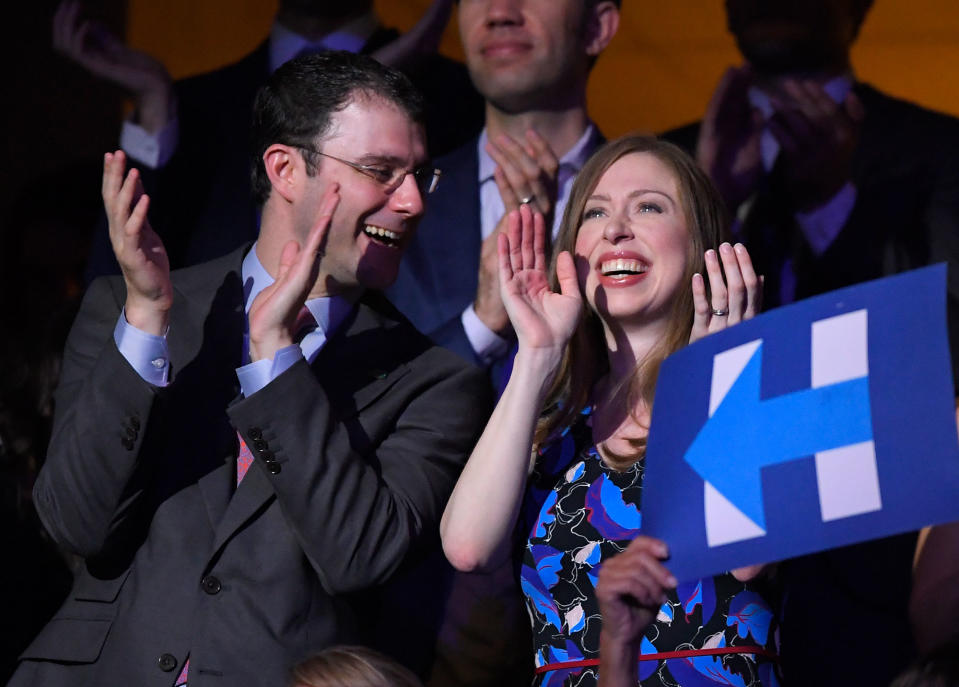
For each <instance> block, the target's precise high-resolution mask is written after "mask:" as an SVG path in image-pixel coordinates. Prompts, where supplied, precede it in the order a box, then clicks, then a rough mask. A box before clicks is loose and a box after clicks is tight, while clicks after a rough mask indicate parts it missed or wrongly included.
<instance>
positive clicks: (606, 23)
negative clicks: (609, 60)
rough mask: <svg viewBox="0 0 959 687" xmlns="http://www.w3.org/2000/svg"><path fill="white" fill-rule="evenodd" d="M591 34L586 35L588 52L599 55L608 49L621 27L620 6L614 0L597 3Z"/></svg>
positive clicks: (591, 54)
mask: <svg viewBox="0 0 959 687" xmlns="http://www.w3.org/2000/svg"><path fill="white" fill-rule="evenodd" d="M590 24H591V26H590V29H591V31H590V34H589V35H588V36H587V37H586V38H587V42H586V54H587V55H589V56H590V57H597V56H598V55H599V54H600V53H601V52H603V51H604V50H605V49H606V46H608V45H609V44H610V43H611V42H612V40H613V36H615V35H616V31H617V30H618V29H619V8H618V7H617V6H616V3H614V2H612V0H604V1H602V2H598V3H596V6H595V7H594V8H593V20H592V22H590Z"/></svg>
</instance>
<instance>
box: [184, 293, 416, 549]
mask: <svg viewBox="0 0 959 687" xmlns="http://www.w3.org/2000/svg"><path fill="white" fill-rule="evenodd" d="M381 298H382V296H381V295H379V294H371V295H368V296H366V297H364V298H363V299H362V300H361V301H360V302H359V303H358V304H357V307H356V310H355V312H354V314H353V315H352V316H351V317H350V318H349V319H347V321H346V322H344V323H343V325H342V326H341V327H340V328H339V330H338V331H337V332H336V333H334V334H333V336H332V337H330V340H329V341H328V342H327V344H326V345H325V346H324V347H323V349H322V350H321V351H320V354H319V355H318V356H317V358H316V360H315V361H314V363H313V370H314V371H315V372H316V374H317V377H318V380H319V383H320V384H322V385H323V387H324V388H325V389H326V392H327V395H328V397H329V399H330V404H331V406H332V409H333V412H334V413H335V414H336V416H337V419H343V418H346V417H350V416H352V415H355V414H356V413H358V412H360V411H361V410H363V409H364V408H365V407H367V406H368V405H369V404H371V403H373V402H374V401H375V400H376V399H377V398H379V397H380V396H382V395H383V394H384V393H386V392H387V391H388V390H389V388H390V387H392V386H393V385H394V384H395V383H396V382H397V381H398V380H399V379H401V378H402V377H403V376H404V375H405V374H407V372H408V368H407V367H406V366H405V365H403V364H402V363H401V362H400V363H398V362H397V361H398V359H399V360H402V356H403V351H397V350H396V349H395V348H394V347H391V342H390V337H389V331H390V328H391V325H392V326H395V325H396V322H395V321H394V320H392V319H390V318H389V317H388V316H386V317H384V316H383V315H381V314H380V313H379V312H378V311H377V307H379V306H378V305H376V302H377V301H378V299H381ZM384 300H385V299H384ZM220 472H221V471H217V473H220ZM225 472H228V473H229V474H230V475H231V476H232V475H233V474H234V473H233V466H232V463H229V464H228V469H226V470H225ZM224 484H226V485H227V487H226V496H227V498H228V499H229V502H228V503H227V504H226V506H225V510H224V511H223V515H222V518H221V519H219V521H218V525H217V526H216V534H215V537H214V545H213V549H212V551H211V552H210V555H211V556H214V555H216V553H217V552H218V551H219V550H220V548H222V547H223V546H224V545H225V544H226V543H227V542H228V541H229V540H230V538H231V537H232V536H233V534H234V533H236V532H237V530H239V529H240V528H241V527H242V526H243V525H244V524H245V523H247V522H248V521H249V520H250V519H251V518H253V517H256V516H257V515H258V514H259V513H260V512H261V511H262V509H263V508H264V507H266V506H268V505H269V503H270V502H272V499H274V498H275V497H276V495H275V492H274V491H273V485H272V484H271V482H270V480H269V478H268V477H267V476H266V475H265V474H264V473H263V470H262V468H261V467H260V466H256V465H254V466H251V467H250V470H249V471H248V472H247V473H246V477H244V478H243V481H242V482H241V483H240V485H239V486H238V487H237V489H236V491H235V492H234V493H233V496H232V498H230V497H229V486H228V485H229V483H228V482H226V481H225V480H222V479H219V478H218V477H217V475H216V474H210V475H208V476H207V477H206V478H204V479H203V480H201V483H200V490H201V492H202V493H203V494H204V498H205V499H206V500H207V502H208V504H209V505H208V510H209V511H210V512H211V514H213V513H216V512H217V511H218V509H219V504H220V503H222V499H223V497H224Z"/></svg>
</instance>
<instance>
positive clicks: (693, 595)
mask: <svg viewBox="0 0 959 687" xmlns="http://www.w3.org/2000/svg"><path fill="white" fill-rule="evenodd" d="M642 481H643V466H642V461H640V462H639V463H637V464H635V465H633V466H632V467H631V468H630V469H628V470H626V471H625V472H617V471H616V470H613V469H612V468H609V467H607V466H606V465H605V464H604V463H603V462H602V460H601V459H600V456H599V454H598V453H597V452H596V449H595V448H594V447H593V445H592V431H591V428H590V426H589V419H588V411H587V412H584V416H583V418H582V420H581V421H580V422H578V423H577V424H575V425H574V426H573V427H572V428H571V429H570V430H569V431H568V432H566V433H565V434H564V435H563V436H562V437H561V438H560V439H558V440H557V441H555V442H553V443H552V444H550V446H549V447H548V448H547V449H546V450H545V451H543V452H542V454H541V456H540V460H539V461H538V464H537V469H536V471H535V472H534V474H533V476H532V478H531V489H530V490H529V492H528V494H527V497H526V500H525V502H524V510H523V518H524V526H525V527H527V530H526V531H527V532H528V541H527V544H526V549H525V552H524V556H523V561H522V565H521V569H520V583H521V586H522V589H523V593H524V595H525V597H526V604H527V608H528V610H529V614H530V619H531V620H532V623H533V640H534V648H535V658H534V660H535V665H536V679H535V680H534V685H536V686H537V687H545V686H550V687H552V686H554V685H555V686H559V685H572V686H577V687H579V686H584V687H585V686H588V685H595V684H596V681H597V675H598V663H599V661H598V659H599V633H600V628H601V624H602V620H601V618H600V613H599V605H598V603H597V601H596V594H595V592H594V588H595V586H596V582H597V579H598V576H599V570H600V567H601V566H602V563H603V561H604V560H605V559H607V558H609V557H610V556H613V555H615V554H617V553H619V552H620V551H622V550H623V549H625V548H626V546H627V545H628V544H629V542H630V541H631V540H632V539H634V538H635V537H636V536H637V535H638V534H639V533H640V524H641V512H640V497H641V493H642ZM768 596H769V594H768V592H767V590H766V589H764V587H763V583H760V582H750V583H743V582H739V581H738V580H736V579H735V578H734V577H733V576H732V575H731V574H728V573H727V574H724V575H718V576H716V577H713V578H708V579H703V580H696V581H692V582H685V583H681V584H680V585H679V587H678V588H677V589H676V590H675V592H671V593H670V594H669V598H668V600H667V602H666V603H665V604H664V605H663V606H662V608H661V609H660V611H659V615H658V617H657V619H656V621H655V622H654V623H653V624H652V625H651V626H650V627H649V629H648V630H647V631H646V636H645V638H644V639H643V642H642V657H641V658H640V660H639V678H640V683H641V684H642V685H643V687H649V686H656V685H668V686H671V687H672V686H675V685H681V686H682V687H700V686H702V687H715V686H716V685H737V686H738V687H760V686H762V687H776V686H777V685H778V682H777V679H776V676H775V674H774V670H773V668H774V665H775V663H774V655H775V651H774V649H773V645H774V643H775V640H776V635H777V627H776V621H775V616H774V614H773V611H772V606H771V604H770V603H769V601H768V598H767V597H768ZM638 658H639V657H638Z"/></svg>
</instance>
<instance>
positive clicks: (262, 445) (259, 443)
mask: <svg viewBox="0 0 959 687" xmlns="http://www.w3.org/2000/svg"><path fill="white" fill-rule="evenodd" d="M253 448H255V449H256V450H257V451H265V450H266V449H268V448H270V445H269V444H268V443H266V442H265V441H263V440H262V439H257V440H255V441H254V442H253Z"/></svg>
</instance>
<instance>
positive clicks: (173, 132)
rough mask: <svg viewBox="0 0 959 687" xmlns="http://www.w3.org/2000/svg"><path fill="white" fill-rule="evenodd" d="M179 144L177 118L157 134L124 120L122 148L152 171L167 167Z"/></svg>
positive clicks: (178, 123) (121, 137)
mask: <svg viewBox="0 0 959 687" xmlns="http://www.w3.org/2000/svg"><path fill="white" fill-rule="evenodd" d="M179 142H180V122H179V120H178V119H177V118H176V117H174V118H173V119H171V120H170V121H169V122H167V123H166V126H164V127H163V128H162V129H160V130H159V131H158V132H156V133H155V134H151V133H150V132H149V131H147V130H146V129H144V128H143V127H142V126H140V125H138V124H134V123H133V122H131V121H130V120H124V122H123V128H122V129H121V130H120V147H121V148H123V150H124V151H126V153H127V155H129V156H130V157H132V158H133V159H134V160H136V161H137V162H139V163H140V164H142V165H144V166H145V167H149V168H150V169H157V168H159V167H163V166H164V165H166V163H168V162H169V161H170V158H171V157H173V153H175V152H176V147H177V144H178V143H179Z"/></svg>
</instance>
